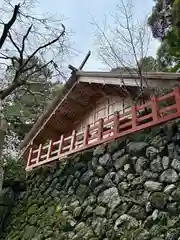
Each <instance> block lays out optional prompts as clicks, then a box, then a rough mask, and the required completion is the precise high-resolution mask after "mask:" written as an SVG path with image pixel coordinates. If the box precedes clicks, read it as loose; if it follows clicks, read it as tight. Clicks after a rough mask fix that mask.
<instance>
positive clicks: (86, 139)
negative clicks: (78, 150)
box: [83, 124, 89, 146]
mask: <svg viewBox="0 0 180 240" xmlns="http://www.w3.org/2000/svg"><path fill="white" fill-rule="evenodd" d="M88 137H89V124H88V125H86V126H85V129H84V139H83V146H86V145H87V144H88Z"/></svg>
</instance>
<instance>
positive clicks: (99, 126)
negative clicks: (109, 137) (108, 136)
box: [98, 118, 104, 141]
mask: <svg viewBox="0 0 180 240" xmlns="http://www.w3.org/2000/svg"><path fill="white" fill-rule="evenodd" d="M103 125H104V119H103V118H101V119H99V124H98V141H100V140H101V139H102V137H103Z"/></svg>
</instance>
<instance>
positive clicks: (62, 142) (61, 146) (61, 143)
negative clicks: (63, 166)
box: [57, 134, 64, 157]
mask: <svg viewBox="0 0 180 240" xmlns="http://www.w3.org/2000/svg"><path fill="white" fill-rule="evenodd" d="M63 144H64V135H63V134H62V135H61V138H60V142H59V150H58V154H57V156H58V157H59V156H60V154H61V153H62V149H63Z"/></svg>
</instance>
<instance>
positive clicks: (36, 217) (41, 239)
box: [1, 122, 180, 240]
mask: <svg viewBox="0 0 180 240" xmlns="http://www.w3.org/2000/svg"><path fill="white" fill-rule="evenodd" d="M178 129H179V130H180V124H179V122H177V123H172V122H171V123H169V124H168V125H163V126H161V127H155V128H153V129H151V130H150V129H149V130H146V131H144V132H141V133H137V134H134V135H132V136H130V137H128V138H124V139H121V140H117V141H114V142H113V143H110V144H108V145H107V146H99V147H97V148H96V149H92V150H89V151H86V152H84V153H82V154H79V155H76V156H73V157H71V158H70V159H68V160H67V161H66V162H62V163H61V164H59V165H56V166H53V167H51V168H47V167H46V168H44V169H39V170H37V171H36V172H31V173H29V175H28V176H27V180H26V185H27V189H26V191H23V192H21V193H20V194H18V195H17V196H16V201H15V204H14V207H13V209H12V211H11V213H10V215H9V217H8V219H7V220H6V222H5V224H4V228H3V234H2V236H1V239H3V240H53V239H54V240H55V239H56V240H65V239H67V240H68V239H69V240H70V239H71V240H81V239H84V240H98V239H104V240H114V239H118V240H119V239H120V240H121V239H122V240H125V239H127V240H128V239H136V240H145V239H146V240H150V239H151V240H163V239H166V240H176V239H180V131H178Z"/></svg>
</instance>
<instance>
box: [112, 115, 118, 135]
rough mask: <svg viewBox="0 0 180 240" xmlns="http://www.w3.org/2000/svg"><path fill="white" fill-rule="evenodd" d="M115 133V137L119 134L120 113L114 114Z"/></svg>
mask: <svg viewBox="0 0 180 240" xmlns="http://www.w3.org/2000/svg"><path fill="white" fill-rule="evenodd" d="M113 132H114V136H115V135H116V134H118V133H119V112H118V111H116V112H115V113H114V129H113Z"/></svg>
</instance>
